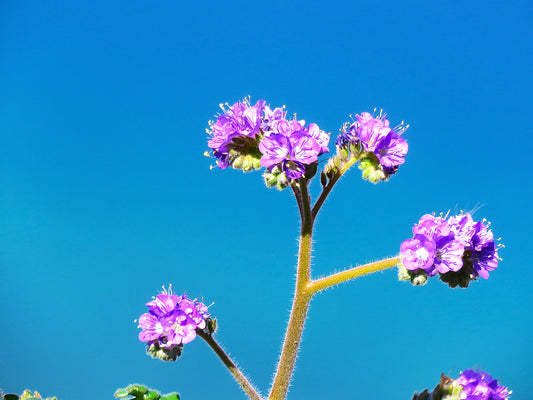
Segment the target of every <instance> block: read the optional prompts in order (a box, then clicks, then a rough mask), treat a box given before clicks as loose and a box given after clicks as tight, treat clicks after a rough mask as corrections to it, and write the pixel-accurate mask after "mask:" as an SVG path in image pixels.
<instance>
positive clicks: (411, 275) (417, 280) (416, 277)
mask: <svg viewBox="0 0 533 400" xmlns="http://www.w3.org/2000/svg"><path fill="white" fill-rule="evenodd" d="M398 280H400V281H410V282H411V283H412V284H413V286H423V285H425V284H426V283H427V281H428V276H427V275H426V274H425V273H424V271H409V270H408V269H407V268H405V267H404V266H403V264H402V263H400V264H398Z"/></svg>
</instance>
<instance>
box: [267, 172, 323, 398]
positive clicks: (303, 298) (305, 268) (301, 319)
mask: <svg viewBox="0 0 533 400" xmlns="http://www.w3.org/2000/svg"><path fill="white" fill-rule="evenodd" d="M300 191H301V200H302V202H301V214H302V216H303V218H302V229H301V236H300V246H299V251H298V267H297V272H296V288H295V292H294V300H293V303H292V309H291V315H290V317H289V323H288V326H287V332H286V334H285V340H284V342H283V348H282V350H281V356H280V359H279V364H278V368H277V371H276V374H275V376H274V381H273V383H272V388H271V391H270V396H269V397H268V398H269V400H284V399H285V397H286V396H287V392H288V390H289V385H290V381H291V377H292V373H293V370H294V364H295V362H296V356H297V355H298V348H299V347H300V341H301V339H302V332H303V329H304V324H305V318H306V316H307V310H308V309H309V302H310V301H311V297H312V294H311V293H310V292H309V291H308V289H307V286H308V284H309V282H310V281H311V249H312V233H313V217H312V215H311V207H310V199H309V194H308V192H307V181H306V180H304V179H300Z"/></svg>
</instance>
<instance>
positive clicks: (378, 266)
mask: <svg viewBox="0 0 533 400" xmlns="http://www.w3.org/2000/svg"><path fill="white" fill-rule="evenodd" d="M399 262H400V258H399V257H393V258H388V259H385V260H381V261H377V262H373V263H370V264H366V265H361V266H359V267H354V268H350V269H347V270H345V271H341V272H337V273H336V274H332V275H330V276H326V277H324V278H321V279H316V280H314V281H311V282H309V283H308V285H307V289H308V290H309V292H311V295H313V294H315V293H318V292H320V291H322V290H324V289H327V288H330V287H332V286H335V285H338V284H339V283H342V282H346V281H349V280H350V279H355V278H359V277H360V276H363V275H368V274H371V273H372V272H377V271H382V270H384V269H387V268H391V267H394V266H396V265H398V263H399Z"/></svg>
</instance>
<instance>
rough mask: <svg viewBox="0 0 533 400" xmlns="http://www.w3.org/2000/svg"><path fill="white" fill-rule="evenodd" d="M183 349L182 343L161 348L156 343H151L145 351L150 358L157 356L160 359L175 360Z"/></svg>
mask: <svg viewBox="0 0 533 400" xmlns="http://www.w3.org/2000/svg"><path fill="white" fill-rule="evenodd" d="M182 351H183V344H179V345H177V346H174V347H172V349H170V350H169V349H163V348H161V347H160V346H159V344H157V343H153V344H152V345H150V346H149V347H148V350H146V352H147V353H148V354H149V355H151V356H152V358H159V359H160V360H162V361H176V360H177V359H178V358H179V356H181V353H182Z"/></svg>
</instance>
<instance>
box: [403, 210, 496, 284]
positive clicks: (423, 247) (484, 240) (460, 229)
mask: <svg viewBox="0 0 533 400" xmlns="http://www.w3.org/2000/svg"><path fill="white" fill-rule="evenodd" d="M433 245H434V247H435V251H434V252H433V251H432V250H433ZM498 248H499V246H497V245H496V243H495V241H494V238H493V234H492V231H491V230H490V229H489V225H488V224H486V223H485V222H483V221H480V222H476V221H474V220H473V218H472V216H471V215H470V214H469V213H464V214H459V215H455V216H451V217H449V218H448V219H445V218H443V217H435V216H434V215H431V214H426V215H423V216H422V217H421V218H420V220H419V222H418V224H416V225H415V226H414V227H413V239H407V240H405V241H404V242H403V243H402V244H401V246H400V258H401V260H402V266H401V268H404V269H405V270H402V269H401V270H400V273H399V276H400V279H401V280H411V282H413V283H414V278H415V277H417V278H418V279H417V281H420V282H425V280H424V279H420V278H419V277H420V276H421V275H427V276H434V275H436V274H437V273H438V274H439V277H440V279H441V280H442V281H443V282H445V283H447V284H448V285H449V286H451V287H456V286H460V287H467V286H468V285H469V283H470V282H471V281H472V280H475V279H476V278H477V277H478V276H481V277H482V278H484V279H487V278H488V277H489V272H490V271H493V270H495V269H496V268H497V266H498V261H499V257H498Z"/></svg>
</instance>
